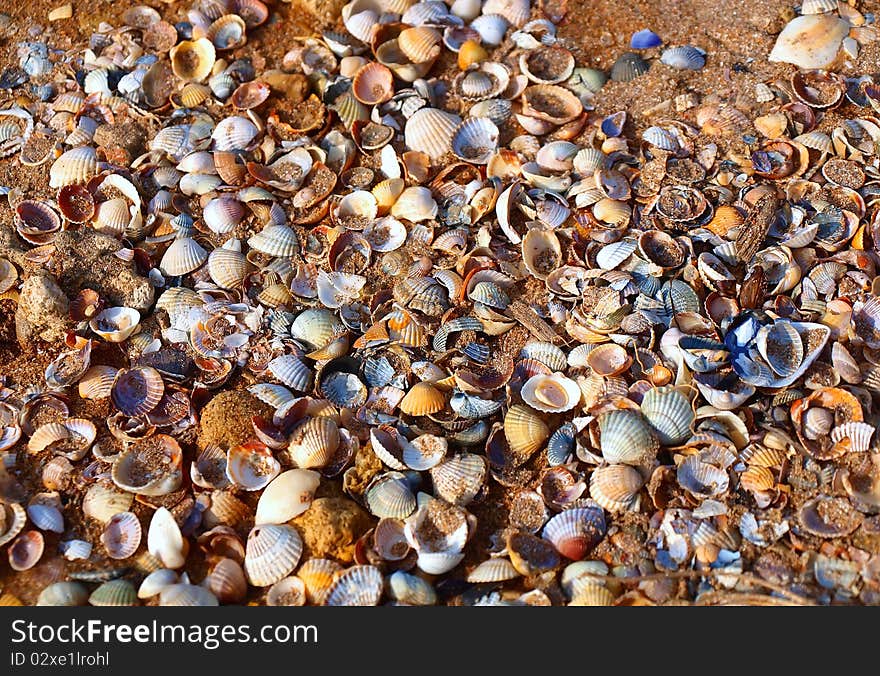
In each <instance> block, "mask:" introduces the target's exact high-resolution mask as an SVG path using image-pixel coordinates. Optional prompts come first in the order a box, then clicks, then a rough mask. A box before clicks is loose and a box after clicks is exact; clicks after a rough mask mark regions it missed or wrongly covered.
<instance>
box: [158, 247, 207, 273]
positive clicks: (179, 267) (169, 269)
mask: <svg viewBox="0 0 880 676" xmlns="http://www.w3.org/2000/svg"><path fill="white" fill-rule="evenodd" d="M207 259H208V252H207V251H205V249H204V248H202V245H201V244H199V243H198V242H197V241H195V240H194V239H193V238H192V237H180V238H178V239H175V240H174V241H173V242H172V243H171V246H169V247H168V249H167V250H166V251H165V254H164V255H163V256H162V260H161V261H160V262H159V269H160V270H162V272H163V273H164V274H165V275H167V276H169V277H179V276H181V275H187V274H189V273H190V272H194V271H195V270H198V269H199V268H200V267H201V266H202V263H204V262H205V261H206V260H207Z"/></svg>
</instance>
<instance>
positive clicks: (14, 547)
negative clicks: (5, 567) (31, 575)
mask: <svg viewBox="0 0 880 676" xmlns="http://www.w3.org/2000/svg"><path fill="white" fill-rule="evenodd" d="M44 547H45V541H44V539H43V535H42V533H40V532H39V531H35V530H28V531H24V532H23V533H22V534H21V535H19V536H18V537H17V538H15V539H14V540H13V541H12V543H11V544H10V545H9V547H8V548H7V550H6V554H7V556H8V558H9V567H10V568H11V569H12V570H14V571H17V572H21V571H25V570H30V569H31V568H33V567H34V566H35V565H37V562H38V561H39V560H40V558H41V557H42V556H43V549H44Z"/></svg>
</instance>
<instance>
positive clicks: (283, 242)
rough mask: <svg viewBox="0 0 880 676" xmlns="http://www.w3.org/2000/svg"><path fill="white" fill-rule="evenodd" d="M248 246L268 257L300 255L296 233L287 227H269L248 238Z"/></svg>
mask: <svg viewBox="0 0 880 676" xmlns="http://www.w3.org/2000/svg"><path fill="white" fill-rule="evenodd" d="M247 243H248V246H249V247H250V248H251V249H256V250H257V251H259V252H260V253H264V254H266V255H268V256H279V257H288V256H295V255H296V254H298V253H299V239H297V236H296V232H294V231H293V229H291V228H290V227H289V226H287V225H267V226H265V227H264V228H263V229H262V230H260V232H258V233H256V234H255V235H252V236H251V237H250V238H248V241H247Z"/></svg>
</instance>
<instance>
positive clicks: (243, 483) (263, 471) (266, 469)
mask: <svg viewBox="0 0 880 676" xmlns="http://www.w3.org/2000/svg"><path fill="white" fill-rule="evenodd" d="M280 472H281V463H279V462H278V461H277V460H276V459H275V458H274V457H273V455H272V451H271V450H270V449H269V448H268V447H267V446H265V445H264V444H261V443H259V442H257V441H251V442H248V443H245V444H241V445H239V446H235V447H233V448H231V449H229V453H228V455H227V461H226V476H227V477H229V480H230V481H231V482H232V483H233V484H235V485H236V486H237V487H239V488H241V489H242V490H245V491H258V490H260V489H262V488H265V487H266V486H267V485H268V484H269V482H270V481H272V479H274V478H275V477H276V476H278V474H279V473H280Z"/></svg>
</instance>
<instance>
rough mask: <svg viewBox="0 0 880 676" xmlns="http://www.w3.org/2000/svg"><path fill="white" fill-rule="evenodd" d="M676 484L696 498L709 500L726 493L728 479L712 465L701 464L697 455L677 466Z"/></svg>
mask: <svg viewBox="0 0 880 676" xmlns="http://www.w3.org/2000/svg"><path fill="white" fill-rule="evenodd" d="M676 476H677V478H678V483H679V484H680V485H681V487H682V488H684V489H685V490H687V491H689V492H691V493H693V494H694V495H696V496H698V497H703V498H709V497H714V496H717V495H722V494H723V493H725V492H726V491H727V488H728V485H729V481H730V478H729V477H728V475H727V472H726V471H725V470H724V469H722V468H720V467H718V466H716V465H713V464H710V463H708V462H703V460H702V458H701V457H700V456H699V455H691V456H688V457H687V458H685V459H684V461H683V462H682V463H681V464H680V465H679V466H678V472H677V475H676Z"/></svg>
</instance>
